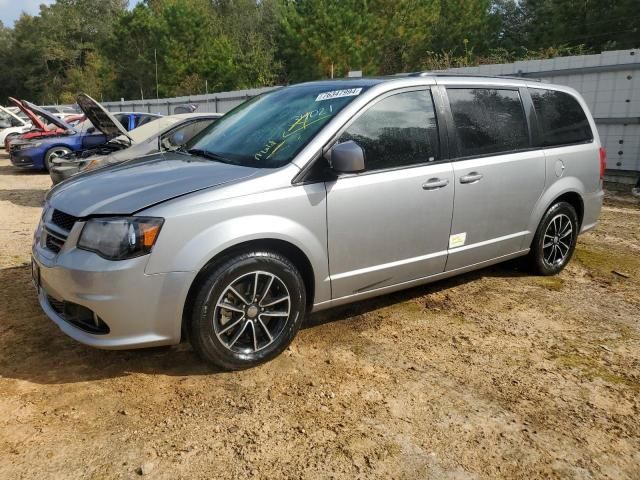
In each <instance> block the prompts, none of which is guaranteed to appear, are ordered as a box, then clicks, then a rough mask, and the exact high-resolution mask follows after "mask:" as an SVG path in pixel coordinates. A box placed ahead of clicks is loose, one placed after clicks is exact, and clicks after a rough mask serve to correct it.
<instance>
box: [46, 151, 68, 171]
mask: <svg viewBox="0 0 640 480" xmlns="http://www.w3.org/2000/svg"><path fill="white" fill-rule="evenodd" d="M68 153H71V150H70V149H68V148H67V147H53V148H50V149H49V150H47V153H46V154H45V156H44V168H45V169H46V170H47V172H50V171H51V168H52V167H53V163H51V162H52V160H53V159H54V158H55V157H63V156H65V155H67V154H68Z"/></svg>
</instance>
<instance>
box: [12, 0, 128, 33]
mask: <svg viewBox="0 0 640 480" xmlns="http://www.w3.org/2000/svg"><path fill="white" fill-rule="evenodd" d="M54 1H55V0H0V21H2V23H3V24H4V26H5V27H13V24H14V23H15V21H16V20H17V19H18V18H20V14H21V13H22V12H25V13H28V14H29V15H37V14H38V12H39V11H40V4H43V3H44V4H46V5H51V4H52V3H54ZM139 1H140V0H129V8H131V7H133V6H134V5H135V4H136V3H138V2H139Z"/></svg>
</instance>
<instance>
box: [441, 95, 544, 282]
mask: <svg viewBox="0 0 640 480" xmlns="http://www.w3.org/2000/svg"><path fill="white" fill-rule="evenodd" d="M447 95H448V97H449V104H450V106H451V113H452V115H453V127H454V128H453V130H454V136H455V141H456V149H457V156H458V157H460V158H459V160H457V161H455V162H453V169H454V174H455V190H456V194H455V195H456V198H455V208H454V212H453V220H452V223H451V241H450V244H449V259H448V261H447V268H446V269H447V271H449V270H455V269H457V268H461V267H466V266H469V265H473V264H475V263H479V262H483V261H486V260H491V259H494V258H499V257H502V256H505V255H508V254H511V253H515V252H517V251H519V250H520V249H521V248H522V240H523V238H524V237H525V236H526V235H528V234H529V233H530V232H529V231H528V230H527V228H528V225H529V222H530V218H531V213H532V211H533V207H534V206H535V204H536V202H537V200H538V198H540V195H541V194H542V192H543V190H544V184H545V158H544V153H543V151H542V150H532V149H531V141H530V135H529V129H528V126H527V120H526V116H525V113H524V109H523V105H522V101H521V99H520V92H519V91H518V89H495V88H447Z"/></svg>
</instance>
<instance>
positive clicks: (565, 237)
mask: <svg viewBox="0 0 640 480" xmlns="http://www.w3.org/2000/svg"><path fill="white" fill-rule="evenodd" d="M572 244H573V224H572V223H571V219H570V218H569V217H568V216H567V215H565V214H564V213H560V214H558V215H556V216H555V217H553V218H552V219H551V221H550V222H549V224H548V225H547V229H546V231H545V232H544V238H543V243H542V252H543V253H542V255H543V258H544V262H545V263H546V264H547V265H549V266H551V267H556V266H558V265H562V264H563V263H564V262H565V261H566V259H567V257H568V255H569V252H570V251H571V245H572Z"/></svg>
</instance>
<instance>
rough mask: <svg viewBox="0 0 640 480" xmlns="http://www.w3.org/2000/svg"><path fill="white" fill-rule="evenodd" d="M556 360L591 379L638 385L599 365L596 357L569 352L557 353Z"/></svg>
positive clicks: (615, 383) (616, 383)
mask: <svg viewBox="0 0 640 480" xmlns="http://www.w3.org/2000/svg"><path fill="white" fill-rule="evenodd" d="M556 361H557V362H558V363H560V365H562V366H564V367H568V368H574V369H577V370H580V372H581V373H582V375H583V376H584V377H585V378H588V379H589V380H593V379H595V378H599V379H601V380H604V381H605V382H607V383H612V384H614V385H627V386H635V387H638V386H639V385H638V384H636V383H634V382H632V381H631V380H629V379H628V378H626V377H624V376H622V375H618V374H617V373H615V372H612V371H611V370H608V369H607V368H605V367H604V366H603V365H601V364H600V363H599V362H598V361H597V360H596V359H594V358H591V357H585V356H582V355H578V354H575V353H569V354H565V355H558V356H557V357H556Z"/></svg>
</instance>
